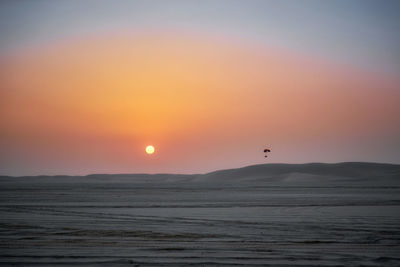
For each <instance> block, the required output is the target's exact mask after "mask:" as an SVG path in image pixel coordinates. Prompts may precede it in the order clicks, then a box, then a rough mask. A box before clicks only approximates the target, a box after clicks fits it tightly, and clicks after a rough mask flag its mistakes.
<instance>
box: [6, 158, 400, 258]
mask: <svg viewBox="0 0 400 267" xmlns="http://www.w3.org/2000/svg"><path fill="white" fill-rule="evenodd" d="M99 264H102V265H104V266H267V265H272V266H295V265H298V266H301V265H303V266H312V265H315V266H343V265H344V266H360V265H363V266H400V165H390V164H375V163H338V164H321V163H311V164H299V165H296V164H266V165H255V166H249V167H245V168H240V169H232V170H222V171H217V172H212V173H208V174H198V175H175V174H157V175H146V174H120V175H89V176H79V177H78V176H36V177H6V176H2V177H0V265H2V266H9V265H24V266H39V265H46V266H68V265H75V266H76V265H78V266H98V265H99Z"/></svg>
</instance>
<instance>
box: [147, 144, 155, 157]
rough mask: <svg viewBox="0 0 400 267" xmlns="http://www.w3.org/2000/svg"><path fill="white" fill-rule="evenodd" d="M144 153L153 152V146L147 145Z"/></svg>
mask: <svg viewBox="0 0 400 267" xmlns="http://www.w3.org/2000/svg"><path fill="white" fill-rule="evenodd" d="M146 153H147V154H149V155H150V154H153V153H154V146H147V147H146Z"/></svg>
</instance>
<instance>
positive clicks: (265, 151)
mask: <svg viewBox="0 0 400 267" xmlns="http://www.w3.org/2000/svg"><path fill="white" fill-rule="evenodd" d="M268 152H271V150H270V149H268V148H266V149H264V153H265V157H268V156H267V153H268Z"/></svg>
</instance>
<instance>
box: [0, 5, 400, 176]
mask: <svg viewBox="0 0 400 267" xmlns="http://www.w3.org/2000/svg"><path fill="white" fill-rule="evenodd" d="M399 12H400V4H399V3H398V2H396V1H385V2H378V1H358V0H357V1H355V0H352V1H326V2H321V1H303V2H296V1H280V2H277V1H275V2H273V1H116V2H115V3H114V2H113V3H111V2H108V1H57V2H53V1H32V2H28V1H2V2H1V3H0V34H1V36H2V40H1V41H0V175H17V176H21V175H40V174H49V175H52V174H70V175H80V174H81V175H82V174H89V173H139V172H141V173H161V172H162V173H204V172H208V171H213V170H219V169H228V168H237V167H241V166H245V165H253V164H261V163H277V162H284V163H306V162H346V161H357V162H359V161H368V162H384V163H395V164H400V138H399V136H400V116H399V115H400V105H399V104H398V103H399V100H400V78H399V77H400V75H399V74H400V58H399V53H398V52H399V49H398V47H400V32H399V31H398V28H399V26H400V19H399V16H398V14H399ZM147 145H153V146H154V147H155V153H154V154H152V155H147V154H146V153H145V148H146V146H147ZM264 147H269V148H270V149H271V150H272V152H271V153H270V154H269V156H268V158H264V154H263V153H262V150H263V149H264Z"/></svg>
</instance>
